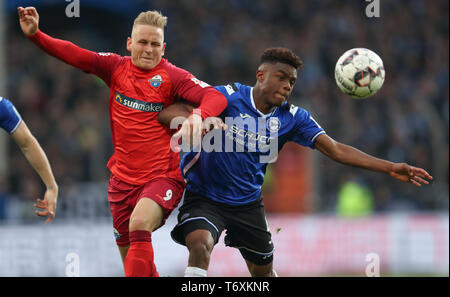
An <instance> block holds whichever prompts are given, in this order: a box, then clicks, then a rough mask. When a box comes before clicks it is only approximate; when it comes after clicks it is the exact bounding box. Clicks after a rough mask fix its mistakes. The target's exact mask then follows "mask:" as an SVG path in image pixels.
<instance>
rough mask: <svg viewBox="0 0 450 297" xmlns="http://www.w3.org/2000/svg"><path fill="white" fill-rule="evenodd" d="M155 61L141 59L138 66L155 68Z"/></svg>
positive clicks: (148, 68)
mask: <svg viewBox="0 0 450 297" xmlns="http://www.w3.org/2000/svg"><path fill="white" fill-rule="evenodd" d="M155 66H156V65H155V63H154V62H153V61H150V60H144V61H142V60H141V61H139V65H138V67H139V68H141V69H144V70H151V69H153V68H155Z"/></svg>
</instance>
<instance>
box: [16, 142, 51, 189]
mask: <svg viewBox="0 0 450 297" xmlns="http://www.w3.org/2000/svg"><path fill="white" fill-rule="evenodd" d="M19 147H20V149H21V150H22V152H23V154H24V155H25V158H26V159H27V160H28V162H29V163H30V165H31V166H32V167H33V169H34V170H35V171H36V172H37V173H38V174H39V176H40V177H41V179H42V181H43V182H44V184H45V186H46V187H47V189H49V190H50V189H55V190H56V189H57V188H58V186H57V184H56V181H55V178H54V176H53V173H52V170H51V167H50V163H49V161H48V159H47V156H46V155H45V153H44V151H43V150H42V148H41V146H40V145H39V143H38V142H37V140H36V139H35V138H34V137H31V138H30V139H28V140H27V141H26V142H23V143H19Z"/></svg>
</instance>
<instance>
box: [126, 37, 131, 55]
mask: <svg viewBox="0 0 450 297" xmlns="http://www.w3.org/2000/svg"><path fill="white" fill-rule="evenodd" d="M131 43H132V41H131V37H128V39H127V50H128V51H129V52H131Z"/></svg>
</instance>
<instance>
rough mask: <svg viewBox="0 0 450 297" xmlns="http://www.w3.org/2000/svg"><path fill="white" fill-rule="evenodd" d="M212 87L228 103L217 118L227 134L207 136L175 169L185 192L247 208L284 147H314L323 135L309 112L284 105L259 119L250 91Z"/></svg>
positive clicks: (215, 132)
mask: <svg viewBox="0 0 450 297" xmlns="http://www.w3.org/2000/svg"><path fill="white" fill-rule="evenodd" d="M215 88H216V89H217V90H219V91H220V92H221V93H222V94H223V95H225V97H226V98H227V101H228V106H227V108H226V109H225V110H224V111H223V113H222V114H221V115H220V118H221V119H222V120H223V121H224V122H225V124H226V125H227V129H226V130H225V131H221V130H213V131H212V132H210V133H208V134H206V135H205V136H204V138H203V141H202V146H201V150H199V149H197V150H196V149H194V150H192V151H191V152H188V153H185V154H184V155H183V157H182V159H181V162H180V168H181V171H182V174H183V177H184V179H185V181H186V182H187V186H186V189H187V190H188V191H190V192H194V193H197V194H199V195H202V196H205V197H207V198H209V199H212V200H214V201H217V202H221V203H225V204H229V205H243V204H247V203H250V202H253V201H255V200H257V199H258V198H259V197H260V195H261V186H262V184H263V182H264V174H265V172H266V167H267V164H268V163H272V162H274V161H275V160H276V158H277V156H278V153H279V151H280V150H281V149H282V147H283V145H284V144H285V143H286V142H288V141H294V142H296V143H298V144H300V145H302V146H306V147H310V148H314V141H315V140H316V138H317V137H318V136H319V135H320V134H324V133H325V131H324V130H323V129H322V128H321V127H320V125H319V124H318V123H317V122H316V121H315V120H314V119H313V118H312V117H311V115H310V113H309V112H308V111H306V110H304V109H302V108H300V107H298V106H294V105H292V104H288V103H287V102H285V103H284V105H282V106H281V107H276V108H275V109H274V110H273V111H272V112H271V113H269V114H262V113H261V112H260V111H259V110H258V109H256V107H255V102H254V100H253V87H250V86H245V85H242V84H240V83H233V84H230V85H226V86H217V87H215Z"/></svg>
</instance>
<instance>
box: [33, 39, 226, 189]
mask: <svg viewBox="0 0 450 297" xmlns="http://www.w3.org/2000/svg"><path fill="white" fill-rule="evenodd" d="M31 39H32V40H33V42H35V43H36V44H37V45H38V46H39V47H40V48H42V49H43V50H45V51H46V52H48V53H49V54H51V55H53V56H55V57H57V58H59V59H61V60H63V61H65V62H66V63H68V64H70V65H73V66H75V67H78V68H80V69H82V70H84V71H86V72H90V73H93V74H95V75H97V76H99V77H100V78H102V79H103V80H104V81H105V82H106V83H107V84H108V86H109V87H110V97H109V113H110V125H111V132H112V140H113V144H114V154H113V156H112V157H111V159H110V160H109V162H108V165H107V166H108V168H109V169H110V170H111V172H112V173H113V174H114V175H115V176H117V177H118V178H119V179H121V180H123V181H125V182H127V183H130V184H134V185H140V184H143V183H146V182H148V181H149V180H152V179H154V178H157V177H163V176H166V177H172V178H175V179H177V180H180V181H182V180H183V179H182V177H181V172H180V170H179V167H178V165H179V155H178V153H175V152H173V151H172V150H171V149H170V138H171V136H172V134H173V130H170V129H169V128H167V127H165V126H162V125H161V124H160V123H159V122H158V114H159V112H160V111H161V110H162V109H163V108H164V107H165V106H168V105H170V104H172V103H173V102H175V101H176V100H178V99H179V98H183V99H184V100H187V101H190V102H193V103H194V104H200V106H199V108H200V109H201V112H202V117H203V118H206V117H208V116H217V115H219V114H220V113H221V112H222V111H223V110H224V109H225V107H226V99H225V97H224V96H223V95H222V94H221V93H220V92H218V91H217V90H215V89H214V88H212V87H211V86H209V85H207V84H205V83H203V82H201V81H199V80H198V79H196V78H195V77H194V76H193V75H192V74H191V73H189V72H187V71H186V70H183V69H181V68H178V67H176V66H174V65H172V64H171V63H169V62H168V61H167V60H166V59H162V60H161V62H160V63H159V64H158V65H157V66H156V67H155V68H153V69H151V70H142V69H140V68H138V67H136V66H134V64H133V63H132V62H131V58H130V57H122V56H119V55H116V54H112V53H95V52H92V51H88V50H85V49H82V48H79V47H78V46H76V45H74V44H72V43H70V42H68V41H64V40H59V39H54V38H52V37H50V36H48V35H46V34H44V33H42V32H41V31H38V33H36V34H35V35H33V36H32V37H31Z"/></svg>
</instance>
